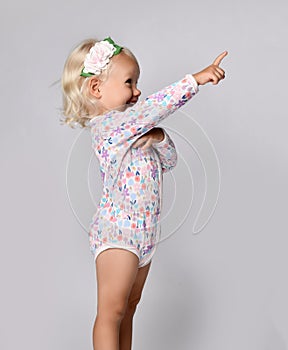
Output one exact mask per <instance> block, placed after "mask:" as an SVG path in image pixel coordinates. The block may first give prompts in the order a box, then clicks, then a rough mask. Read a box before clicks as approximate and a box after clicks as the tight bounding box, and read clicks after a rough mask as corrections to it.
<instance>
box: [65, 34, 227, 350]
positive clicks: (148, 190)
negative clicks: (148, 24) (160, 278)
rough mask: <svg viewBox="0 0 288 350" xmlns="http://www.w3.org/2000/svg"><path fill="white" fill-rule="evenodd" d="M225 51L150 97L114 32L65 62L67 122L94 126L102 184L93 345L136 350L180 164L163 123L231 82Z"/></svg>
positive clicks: (93, 238)
mask: <svg viewBox="0 0 288 350" xmlns="http://www.w3.org/2000/svg"><path fill="white" fill-rule="evenodd" d="M226 55H227V51H224V52H223V53H222V54H220V55H219V56H218V57H217V58H216V59H215V61H214V62H213V64H212V65H210V66H208V67H207V68H205V69H204V70H202V71H201V72H199V73H196V74H194V75H191V74H187V75H186V76H185V77H184V78H182V79H181V80H179V81H177V82H175V83H173V84H171V85H169V86H167V87H166V88H164V89H162V90H161V91H159V92H157V93H154V94H152V95H151V96H149V97H147V98H146V99H144V100H143V101H138V98H139V96H140V94H141V91H140V90H139V89H138V87H137V82H138V78H139V74H140V68H139V64H138V62H137V60H136V58H135V56H134V55H133V54H132V52H131V51H130V50H128V49H127V48H125V47H122V46H119V45H117V44H115V42H114V41H113V40H112V39H111V38H110V37H109V38H106V39H104V40H102V41H96V40H86V41H84V42H82V43H81V44H80V45H79V46H78V47H76V49H75V50H74V51H73V52H72V53H71V54H70V55H69V57H68V59H67V61H66V63H65V67H64V71H63V76H62V88H63V104H64V115H65V116H66V118H65V120H64V121H65V123H66V124H68V125H70V126H73V125H74V124H75V123H78V124H80V125H81V126H82V127H87V128H90V130H91V136H92V147H93V150H94V151H95V154H96V157H97V158H98V160H99V164H100V172H101V178H102V185H103V192H102V196H101V199H100V201H99V204H98V206H97V209H96V212H95V214H94V216H93V218H92V221H91V223H90V227H89V243H90V250H91V252H92V253H93V255H94V257H95V262H96V276H97V315H96V320H95V324H94V329H93V345H94V350H119V349H120V350H128V349H131V343H132V320H133V315H134V313H135V310H136V307H137V304H138V303H139V301H140V297H141V293H142V290H143V287H144V283H145V280H146V278H147V275H148V272H149V268H150V265H151V259H152V256H153V255H154V254H155V250H156V247H157V242H159V239H160V231H161V229H160V224H159V221H160V213H161V208H162V202H161V199H162V180H163V178H162V176H163V175H162V174H163V173H165V172H168V171H169V170H171V169H173V167H175V165H176V161H177V153H176V150H175V145H174V143H173V141H172V139H171V138H170V136H169V135H168V133H167V132H166V131H165V130H164V129H163V128H160V127H157V125H158V124H159V123H160V122H161V121H162V120H163V119H164V118H167V117H168V116H169V115H170V114H171V113H173V112H174V111H175V110H177V109H178V108H180V107H181V106H182V105H184V104H185V103H186V102H187V101H189V100H190V99H191V98H192V97H193V96H194V95H195V94H196V93H197V92H198V90H199V88H198V86H199V85H204V84H206V83H208V82H212V83H213V84H218V82H219V81H220V80H221V79H224V77H225V73H224V71H223V69H221V68H220V67H219V64H220V62H221V61H222V59H223V58H224V57H225V56H226ZM143 144H144V146H143ZM141 145H142V146H143V147H140V146H141Z"/></svg>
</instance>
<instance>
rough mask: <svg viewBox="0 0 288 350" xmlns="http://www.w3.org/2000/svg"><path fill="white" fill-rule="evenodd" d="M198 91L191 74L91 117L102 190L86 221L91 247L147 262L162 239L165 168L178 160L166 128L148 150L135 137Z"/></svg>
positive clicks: (97, 251) (92, 251)
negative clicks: (121, 108) (114, 250)
mask: <svg viewBox="0 0 288 350" xmlns="http://www.w3.org/2000/svg"><path fill="white" fill-rule="evenodd" d="M197 92H198V85H197V82H196V80H195V79H194V77H193V76H192V75H191V74H188V75H186V76H185V77H184V78H183V79H181V80H180V81H178V82H175V83H173V84H171V85H169V86H167V87H166V88H164V89H162V90H160V91H158V92H157V93H154V94H152V95H151V96H149V97H147V98H146V99H145V100H143V101H138V102H137V103H135V104H134V105H132V106H129V107H128V108H127V109H126V110H125V111H121V112H120V111H117V110H113V111H109V112H108V113H106V114H104V115H98V116H96V117H94V118H92V119H91V120H90V127H91V136H92V148H93V150H94V152H95V154H96V157H97V158H98V160H99V166H100V173H101V179H102V182H103V192H102V195H101V198H100V201H99V204H98V206H97V209H96V212H95V214H94V215H93V218H92V220H91V223H90V226H89V244H90V251H91V253H92V254H94V258H95V260H96V258H97V256H98V255H99V254H100V253H101V252H102V251H103V250H105V249H109V248H112V247H114V248H122V249H127V250H130V251H131V252H133V253H135V254H136V255H137V256H138V258H139V267H142V266H144V265H146V264H148V263H149V262H150V261H151V259H152V255H153V254H154V253H155V250H156V246H157V243H158V242H159V241H160V236H161V225H160V213H161V208H162V182H163V177H162V176H163V173H165V172H167V171H169V170H171V169H172V168H173V167H174V166H175V165H176V161H177V153H176V149H175V145H174V143H173V141H172V139H171V138H170V137H169V135H168V133H167V132H166V131H165V130H164V129H163V131H164V135H165V137H164V139H163V140H162V141H161V142H159V143H154V144H153V146H151V147H149V148H148V149H146V150H143V149H142V148H141V147H133V143H134V142H135V141H136V140H137V139H138V138H139V137H141V136H143V135H144V134H145V133H147V132H148V131H149V130H151V129H153V128H154V127H155V126H156V125H157V124H159V123H160V122H161V121H162V120H163V119H164V118H166V117H168V116H169V115H170V114H171V113H173V112H175V111H176V110H177V109H178V108H180V107H181V106H183V105H184V104H185V103H186V102H187V101H189V100H190V99H191V98H192V96H194V95H195V94H196V93H197Z"/></svg>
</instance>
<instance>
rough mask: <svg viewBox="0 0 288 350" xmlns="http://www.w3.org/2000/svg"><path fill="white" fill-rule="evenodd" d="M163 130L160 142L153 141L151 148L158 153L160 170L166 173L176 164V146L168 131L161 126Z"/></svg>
mask: <svg viewBox="0 0 288 350" xmlns="http://www.w3.org/2000/svg"><path fill="white" fill-rule="evenodd" d="M162 130H163V132H164V139H163V140H162V141H161V142H157V143H153V145H152V146H153V148H155V150H156V151H157V153H158V156H159V159H160V162H161V166H162V172H163V173H166V172H168V171H170V170H172V169H173V168H174V167H175V166H176V164H177V152H176V147H175V144H174V142H173V141H172V139H171V138H170V136H169V135H168V133H167V132H166V131H165V130H164V129H163V128H162Z"/></svg>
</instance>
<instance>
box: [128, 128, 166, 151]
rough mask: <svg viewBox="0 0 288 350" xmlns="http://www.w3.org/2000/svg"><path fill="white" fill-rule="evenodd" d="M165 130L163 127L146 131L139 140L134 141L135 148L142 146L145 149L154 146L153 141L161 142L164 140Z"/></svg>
mask: <svg viewBox="0 0 288 350" xmlns="http://www.w3.org/2000/svg"><path fill="white" fill-rule="evenodd" d="M164 136H165V135H164V131H163V130H162V128H153V129H151V130H150V131H148V132H146V134H144V135H142V136H141V137H139V139H138V140H137V141H135V142H134V143H133V148H136V147H140V146H141V145H144V146H143V147H141V148H142V149H143V150H144V149H147V148H149V147H150V146H152V144H153V143H157V142H161V141H163V140H164Z"/></svg>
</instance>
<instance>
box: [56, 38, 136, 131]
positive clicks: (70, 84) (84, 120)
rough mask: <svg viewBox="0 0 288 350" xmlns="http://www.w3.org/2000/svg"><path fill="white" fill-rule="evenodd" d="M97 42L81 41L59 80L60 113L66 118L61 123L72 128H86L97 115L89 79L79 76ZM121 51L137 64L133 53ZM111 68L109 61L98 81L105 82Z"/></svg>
mask: <svg viewBox="0 0 288 350" xmlns="http://www.w3.org/2000/svg"><path fill="white" fill-rule="evenodd" d="M98 41H99V40H96V39H87V40H84V41H82V42H81V43H80V44H79V45H78V46H76V48H75V49H74V50H73V51H72V52H71V53H70V55H69V56H68V58H67V60H66V62H65V65H64V69H63V73H62V78H61V85H62V100H63V110H62V113H63V115H64V116H65V117H66V118H64V119H62V123H63V124H66V125H68V126H70V127H72V128H74V126H75V125H80V126H81V127H87V126H88V122H89V120H90V119H91V118H92V117H94V116H95V115H97V100H96V99H95V97H93V96H91V95H90V93H89V89H88V88H87V87H88V82H89V80H90V78H89V77H82V76H80V73H81V70H82V68H83V66H84V60H85V57H86V55H87V53H88V52H89V51H90V49H91V47H92V46H94V45H95V43H96V42H98ZM122 51H123V52H124V53H125V54H126V55H128V56H130V57H132V58H133V59H134V60H135V62H136V63H137V64H138V62H137V59H136V57H135V56H134V55H133V53H132V52H131V51H130V50H129V49H127V48H126V47H123V49H122ZM110 68H111V60H110V62H109V63H108V65H107V69H105V70H104V71H103V72H102V73H101V74H100V75H98V77H99V79H101V80H103V81H104V80H106V79H107V77H108V75H109V70H110Z"/></svg>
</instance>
